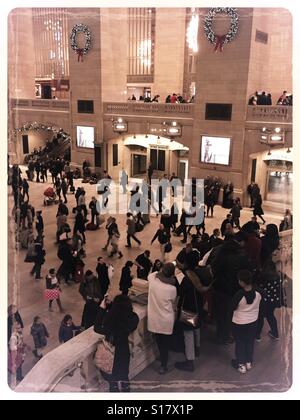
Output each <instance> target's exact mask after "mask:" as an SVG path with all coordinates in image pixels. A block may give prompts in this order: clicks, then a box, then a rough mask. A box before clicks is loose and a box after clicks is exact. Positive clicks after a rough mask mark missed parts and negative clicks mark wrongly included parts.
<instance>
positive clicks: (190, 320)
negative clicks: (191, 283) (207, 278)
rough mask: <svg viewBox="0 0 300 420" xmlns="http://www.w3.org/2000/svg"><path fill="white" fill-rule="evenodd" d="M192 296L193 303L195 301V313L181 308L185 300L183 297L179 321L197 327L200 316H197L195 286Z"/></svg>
mask: <svg viewBox="0 0 300 420" xmlns="http://www.w3.org/2000/svg"><path fill="white" fill-rule="evenodd" d="M193 288H194V287H193ZM194 296H195V303H196V313H195V312H191V311H187V310H185V309H183V304H184V300H185V297H184V298H183V302H182V305H181V310H180V316H179V321H180V322H182V323H183V324H185V325H188V326H190V327H193V328H198V327H199V324H200V316H199V310H198V301H197V297H196V290H195V288H194Z"/></svg>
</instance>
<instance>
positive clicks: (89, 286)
mask: <svg viewBox="0 0 300 420" xmlns="http://www.w3.org/2000/svg"><path fill="white" fill-rule="evenodd" d="M79 293H80V294H81V296H82V297H83V299H84V301H85V305H84V309H83V313H82V320H81V326H82V327H83V328H84V329H85V330H86V329H88V328H90V327H91V326H92V325H94V323H95V320H96V316H97V311H98V306H99V303H100V302H101V300H102V297H103V296H102V291H101V288H100V284H99V281H98V279H97V277H96V276H95V275H94V274H93V272H92V271H91V270H87V271H86V273H85V275H84V281H83V282H82V283H81V284H80V286H79Z"/></svg>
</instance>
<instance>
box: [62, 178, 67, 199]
mask: <svg viewBox="0 0 300 420" xmlns="http://www.w3.org/2000/svg"><path fill="white" fill-rule="evenodd" d="M61 191H62V194H63V196H64V200H65V201H64V203H65V204H66V203H67V202H68V200H67V192H68V184H67V181H66V178H65V177H63V179H62V180H61Z"/></svg>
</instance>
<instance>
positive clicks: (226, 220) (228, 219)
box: [220, 213, 233, 237]
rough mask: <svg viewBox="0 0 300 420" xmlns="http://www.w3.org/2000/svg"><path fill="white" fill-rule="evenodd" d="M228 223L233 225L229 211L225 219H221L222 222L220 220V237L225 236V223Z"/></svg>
mask: <svg viewBox="0 0 300 420" xmlns="http://www.w3.org/2000/svg"><path fill="white" fill-rule="evenodd" d="M228 223H230V224H231V226H232V227H233V219H232V214H230V213H228V214H227V216H226V219H225V220H223V222H222V224H221V229H220V230H221V234H222V237H224V236H225V231H226V225H227V224H228Z"/></svg>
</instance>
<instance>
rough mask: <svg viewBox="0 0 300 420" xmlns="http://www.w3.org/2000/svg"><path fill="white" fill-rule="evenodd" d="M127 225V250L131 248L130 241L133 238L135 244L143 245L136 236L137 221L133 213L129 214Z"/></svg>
mask: <svg viewBox="0 0 300 420" xmlns="http://www.w3.org/2000/svg"><path fill="white" fill-rule="evenodd" d="M126 225H127V245H125V246H126V248H131V241H130V240H131V238H132V239H133V240H134V241H135V242H137V243H138V244H139V245H141V241H140V240H139V239H138V238H137V237H136V236H135V232H136V220H135V218H134V217H133V215H132V214H131V213H127V220H126Z"/></svg>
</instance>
